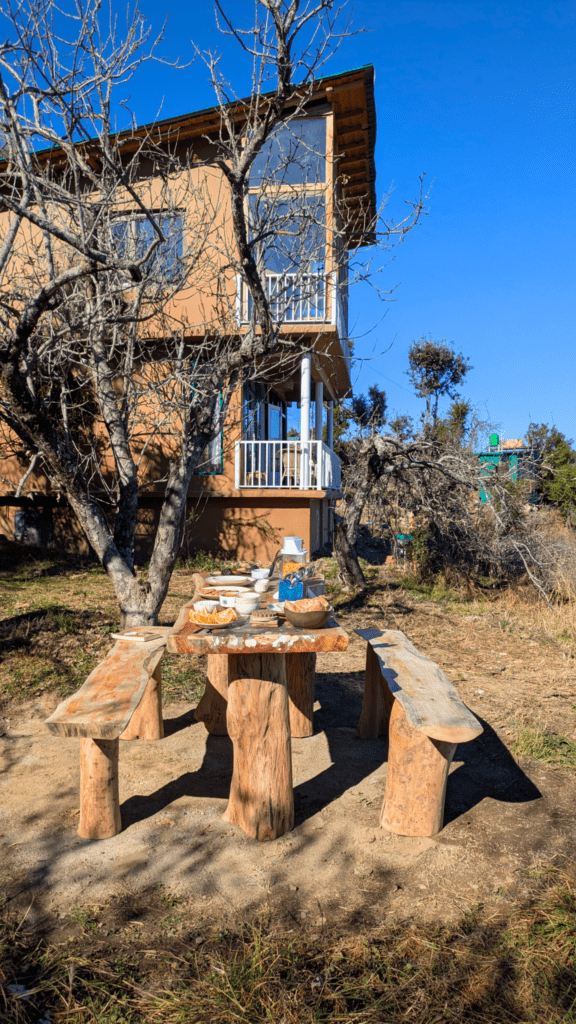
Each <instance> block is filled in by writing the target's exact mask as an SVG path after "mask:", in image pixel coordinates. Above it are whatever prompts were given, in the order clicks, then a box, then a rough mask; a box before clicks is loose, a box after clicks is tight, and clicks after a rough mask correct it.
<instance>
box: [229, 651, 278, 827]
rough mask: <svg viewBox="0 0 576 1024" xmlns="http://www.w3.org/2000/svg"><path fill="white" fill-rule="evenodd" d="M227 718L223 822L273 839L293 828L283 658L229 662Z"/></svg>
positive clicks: (255, 657) (267, 656) (262, 656)
mask: <svg viewBox="0 0 576 1024" xmlns="http://www.w3.org/2000/svg"><path fill="white" fill-rule="evenodd" d="M227 718H228V732H229V734H230V737H231V739H232V742H233V744H234V770H233V773H232V782H231V784H230V801H229V803H228V807H227V808H226V811H225V813H224V814H223V815H222V817H223V819H224V821H230V822H233V823H234V824H235V825H239V826H240V828H241V829H243V830H244V832H246V834H247V835H249V836H251V837H252V838H253V839H261V840H262V839H277V838H278V836H281V835H283V834H284V833H285V832H288V831H290V829H292V828H294V791H293V789H292V754H291V749H290V715H289V711H288V692H287V688H286V667H285V658H284V655H283V654H260V655H259V654H249V655H231V656H230V684H229V689H228V716H227Z"/></svg>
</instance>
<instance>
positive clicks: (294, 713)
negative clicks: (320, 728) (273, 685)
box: [284, 653, 316, 736]
mask: <svg viewBox="0 0 576 1024" xmlns="http://www.w3.org/2000/svg"><path fill="white" fill-rule="evenodd" d="M284 657H285V658H286V683H287V686H288V707H289V710H290V733H291V735H292V736H313V735H314V683H315V681H316V655H315V654H314V653H308V654H286V655H284Z"/></svg>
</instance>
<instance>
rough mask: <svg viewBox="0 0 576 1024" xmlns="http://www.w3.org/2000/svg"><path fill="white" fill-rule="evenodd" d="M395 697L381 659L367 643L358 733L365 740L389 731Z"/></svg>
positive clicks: (373, 738) (383, 734) (374, 738)
mask: <svg viewBox="0 0 576 1024" xmlns="http://www.w3.org/2000/svg"><path fill="white" fill-rule="evenodd" d="M393 703H394V697H393V696H392V694H391V693H390V690H389V689H388V686H387V685H386V682H385V680H384V679H383V678H382V671H381V669H380V661H379V659H378V656H377V655H376V654H375V653H374V651H373V650H372V647H371V645H370V644H367V645H366V675H365V677H364V699H363V702H362V711H361V713H360V718H359V721H358V735H359V736H360V738H361V739H363V740H377V739H378V737H379V736H385V735H386V734H387V732H388V723H389V721H390V712H391V711H392V705H393Z"/></svg>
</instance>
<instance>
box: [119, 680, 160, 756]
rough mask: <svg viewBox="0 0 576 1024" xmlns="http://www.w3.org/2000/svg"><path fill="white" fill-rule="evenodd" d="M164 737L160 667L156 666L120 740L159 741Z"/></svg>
mask: <svg viewBox="0 0 576 1024" xmlns="http://www.w3.org/2000/svg"><path fill="white" fill-rule="evenodd" d="M163 737H164V720H163V718H162V667H161V663H160V664H159V665H157V666H156V668H155V670H154V673H153V675H151V676H150V679H149V680H148V686H147V687H146V689H145V690H144V693H143V694H142V700H141V701H140V703H139V705H138V707H137V708H136V710H135V712H134V714H133V715H132V718H131V719H130V721H129V722H128V725H127V726H126V728H125V729H124V732H122V733H120V739H121V740H161V739H163Z"/></svg>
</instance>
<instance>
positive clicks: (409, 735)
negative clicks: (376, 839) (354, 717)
mask: <svg viewBox="0 0 576 1024" xmlns="http://www.w3.org/2000/svg"><path fill="white" fill-rule="evenodd" d="M355 632H356V633H357V634H358V635H359V636H361V637H362V638H363V639H364V640H367V641H368V646H367V649H366V676H365V683H364V701H363V705H362V713H361V715H360V720H359V722H358V733H359V735H360V737H361V738H363V739H376V738H377V737H378V736H382V735H386V734H388V736H389V751H388V774H387V777H386V791H385V794H384V802H383V805H382V813H381V816H380V825H381V826H382V828H385V829H387V830H388V831H389V832H395V833H397V834H398V835H402V836H433V835H436V833H437V832H439V831H440V830H441V828H442V825H443V822H444V800H445V796H446V782H447V779H448V772H449V770H450V764H451V762H452V758H453V756H454V751H455V750H456V746H457V744H458V743H468V742H469V741H470V740H473V739H475V738H476V736H480V734H481V733H482V731H483V729H482V726H481V725H480V722H479V721H478V719H477V718H476V717H475V716H474V715H473V714H472V712H471V711H469V709H468V708H467V707H466V705H465V704H463V703H462V701H461V700H460V698H459V696H458V693H457V692H456V690H455V689H454V687H453V686H452V683H451V682H450V680H449V679H448V678H447V677H446V676H445V675H444V673H443V671H442V669H441V668H439V667H438V665H436V664H435V663H434V662H433V661H431V660H430V658H427V657H425V655H423V654H420V652H419V651H417V650H416V648H415V647H414V645H413V644H411V643H410V641H409V640H408V639H407V637H405V636H404V633H401V632H400V631H398V630H392V629H390V630H378V629H357V630H355Z"/></svg>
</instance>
